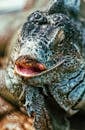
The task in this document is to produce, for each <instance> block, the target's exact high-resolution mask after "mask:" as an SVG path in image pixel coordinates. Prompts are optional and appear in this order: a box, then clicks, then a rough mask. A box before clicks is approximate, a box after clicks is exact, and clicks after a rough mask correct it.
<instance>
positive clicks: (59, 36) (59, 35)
mask: <svg viewBox="0 0 85 130" xmlns="http://www.w3.org/2000/svg"><path fill="white" fill-rule="evenodd" d="M64 39H65V34H64V31H63V30H62V29H61V30H59V31H58V33H57V34H56V38H55V44H57V46H61V44H60V43H61V42H62V41H63V40H64Z"/></svg>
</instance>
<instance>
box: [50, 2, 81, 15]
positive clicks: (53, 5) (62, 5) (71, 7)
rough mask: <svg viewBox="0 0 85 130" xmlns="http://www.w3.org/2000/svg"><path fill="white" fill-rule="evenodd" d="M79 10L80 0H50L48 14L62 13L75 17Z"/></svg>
mask: <svg viewBox="0 0 85 130" xmlns="http://www.w3.org/2000/svg"><path fill="white" fill-rule="evenodd" d="M79 10H80V0H50V2H49V9H48V13H49V14H54V13H64V14H67V12H68V13H69V14H71V15H72V14H73V15H77V14H78V12H79Z"/></svg>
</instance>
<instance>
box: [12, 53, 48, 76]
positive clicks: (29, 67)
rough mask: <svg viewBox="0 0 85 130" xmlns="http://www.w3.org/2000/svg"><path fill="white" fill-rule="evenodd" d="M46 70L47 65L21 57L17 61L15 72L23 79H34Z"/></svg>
mask: <svg viewBox="0 0 85 130" xmlns="http://www.w3.org/2000/svg"><path fill="white" fill-rule="evenodd" d="M45 70H46V67H45V65H43V64H42V63H40V62H38V61H36V60H34V59H32V58H29V57H28V56H20V57H19V58H18V59H17V60H16V61H15V68H14V72H15V73H16V74H18V75H20V76H23V77H33V76H35V75H37V74H39V73H41V72H43V71H45Z"/></svg>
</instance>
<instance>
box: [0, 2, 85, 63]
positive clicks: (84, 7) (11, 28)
mask: <svg viewBox="0 0 85 130" xmlns="http://www.w3.org/2000/svg"><path fill="white" fill-rule="evenodd" d="M48 1H49V0H18V1H17V0H0V66H1V65H2V61H3V60H2V58H4V56H5V54H6V53H5V52H6V48H7V46H8V44H9V43H10V40H11V38H12V36H13V35H14V33H15V32H16V31H17V30H18V28H19V27H20V26H21V25H22V24H23V22H24V21H25V20H26V17H27V16H28V15H29V14H30V13H31V12H33V11H35V10H37V9H44V7H45V6H46V5H47V3H48ZM80 8H81V11H80V17H81V19H82V20H84V19H85V0H81V6H80Z"/></svg>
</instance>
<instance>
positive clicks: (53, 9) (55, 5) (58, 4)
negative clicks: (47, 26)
mask: <svg viewBox="0 0 85 130" xmlns="http://www.w3.org/2000/svg"><path fill="white" fill-rule="evenodd" d="M62 12H63V13H65V12H66V11H65V7H64V0H50V2H49V8H48V13H49V14H54V13H62Z"/></svg>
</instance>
